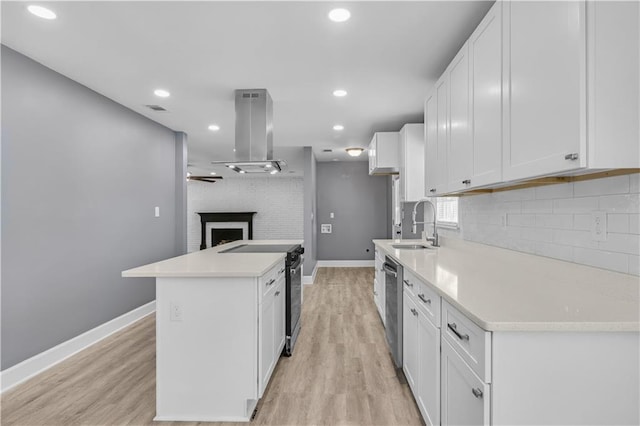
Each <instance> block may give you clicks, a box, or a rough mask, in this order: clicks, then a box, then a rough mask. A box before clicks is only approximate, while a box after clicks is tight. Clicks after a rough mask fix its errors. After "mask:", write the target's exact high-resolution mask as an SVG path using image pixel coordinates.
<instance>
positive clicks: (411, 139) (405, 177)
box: [399, 124, 424, 202]
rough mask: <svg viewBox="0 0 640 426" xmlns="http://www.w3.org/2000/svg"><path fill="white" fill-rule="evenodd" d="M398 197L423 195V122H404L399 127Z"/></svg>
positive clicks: (420, 196)
mask: <svg viewBox="0 0 640 426" xmlns="http://www.w3.org/2000/svg"><path fill="white" fill-rule="evenodd" d="M399 148H400V151H399V157H400V199H401V201H403V202H404V201H418V200H419V199H421V198H423V197H424V124H405V125H404V126H403V127H402V129H400V144H399Z"/></svg>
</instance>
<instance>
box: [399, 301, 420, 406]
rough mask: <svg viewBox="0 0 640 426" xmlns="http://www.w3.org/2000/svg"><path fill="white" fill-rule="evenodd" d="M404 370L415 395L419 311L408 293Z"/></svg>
mask: <svg viewBox="0 0 640 426" xmlns="http://www.w3.org/2000/svg"><path fill="white" fill-rule="evenodd" d="M402 297H403V299H402V370H403V371H404V375H405V377H406V378H407V382H408V383H409V386H410V387H411V389H412V390H413V393H414V395H415V394H416V393H417V390H418V388H417V387H416V377H417V362H418V334H417V333H418V320H417V315H418V310H417V309H416V305H415V303H413V300H411V297H409V295H407V293H405V292H403V294H402Z"/></svg>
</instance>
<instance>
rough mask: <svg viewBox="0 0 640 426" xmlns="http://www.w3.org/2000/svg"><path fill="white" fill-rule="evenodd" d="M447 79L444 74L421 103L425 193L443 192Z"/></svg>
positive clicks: (444, 181) (445, 171)
mask: <svg viewBox="0 0 640 426" xmlns="http://www.w3.org/2000/svg"><path fill="white" fill-rule="evenodd" d="M448 91H449V79H448V74H447V73H445V74H444V75H443V76H442V77H440V79H439V80H438V81H437V83H436V85H435V87H434V89H433V91H432V93H431V94H430V95H429V96H428V97H427V101H426V102H425V117H424V120H425V121H424V122H425V128H426V141H425V195H427V196H433V195H439V194H444V193H446V192H447V170H448V167H447V146H448V144H449V93H448Z"/></svg>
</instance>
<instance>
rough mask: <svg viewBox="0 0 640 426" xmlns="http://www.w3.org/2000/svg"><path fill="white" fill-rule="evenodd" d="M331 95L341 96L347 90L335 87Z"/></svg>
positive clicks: (345, 94)
mask: <svg viewBox="0 0 640 426" xmlns="http://www.w3.org/2000/svg"><path fill="white" fill-rule="evenodd" d="M333 96H336V97H338V98H341V97H343V96H347V91H346V90H344V89H336V90H334V91H333Z"/></svg>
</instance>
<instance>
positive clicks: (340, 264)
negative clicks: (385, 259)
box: [316, 260, 376, 268]
mask: <svg viewBox="0 0 640 426" xmlns="http://www.w3.org/2000/svg"><path fill="white" fill-rule="evenodd" d="M375 262H376V261H375V260H318V263H317V264H316V266H317V267H318V268H322V267H325V268H326V267H333V268H362V267H366V266H375Z"/></svg>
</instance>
